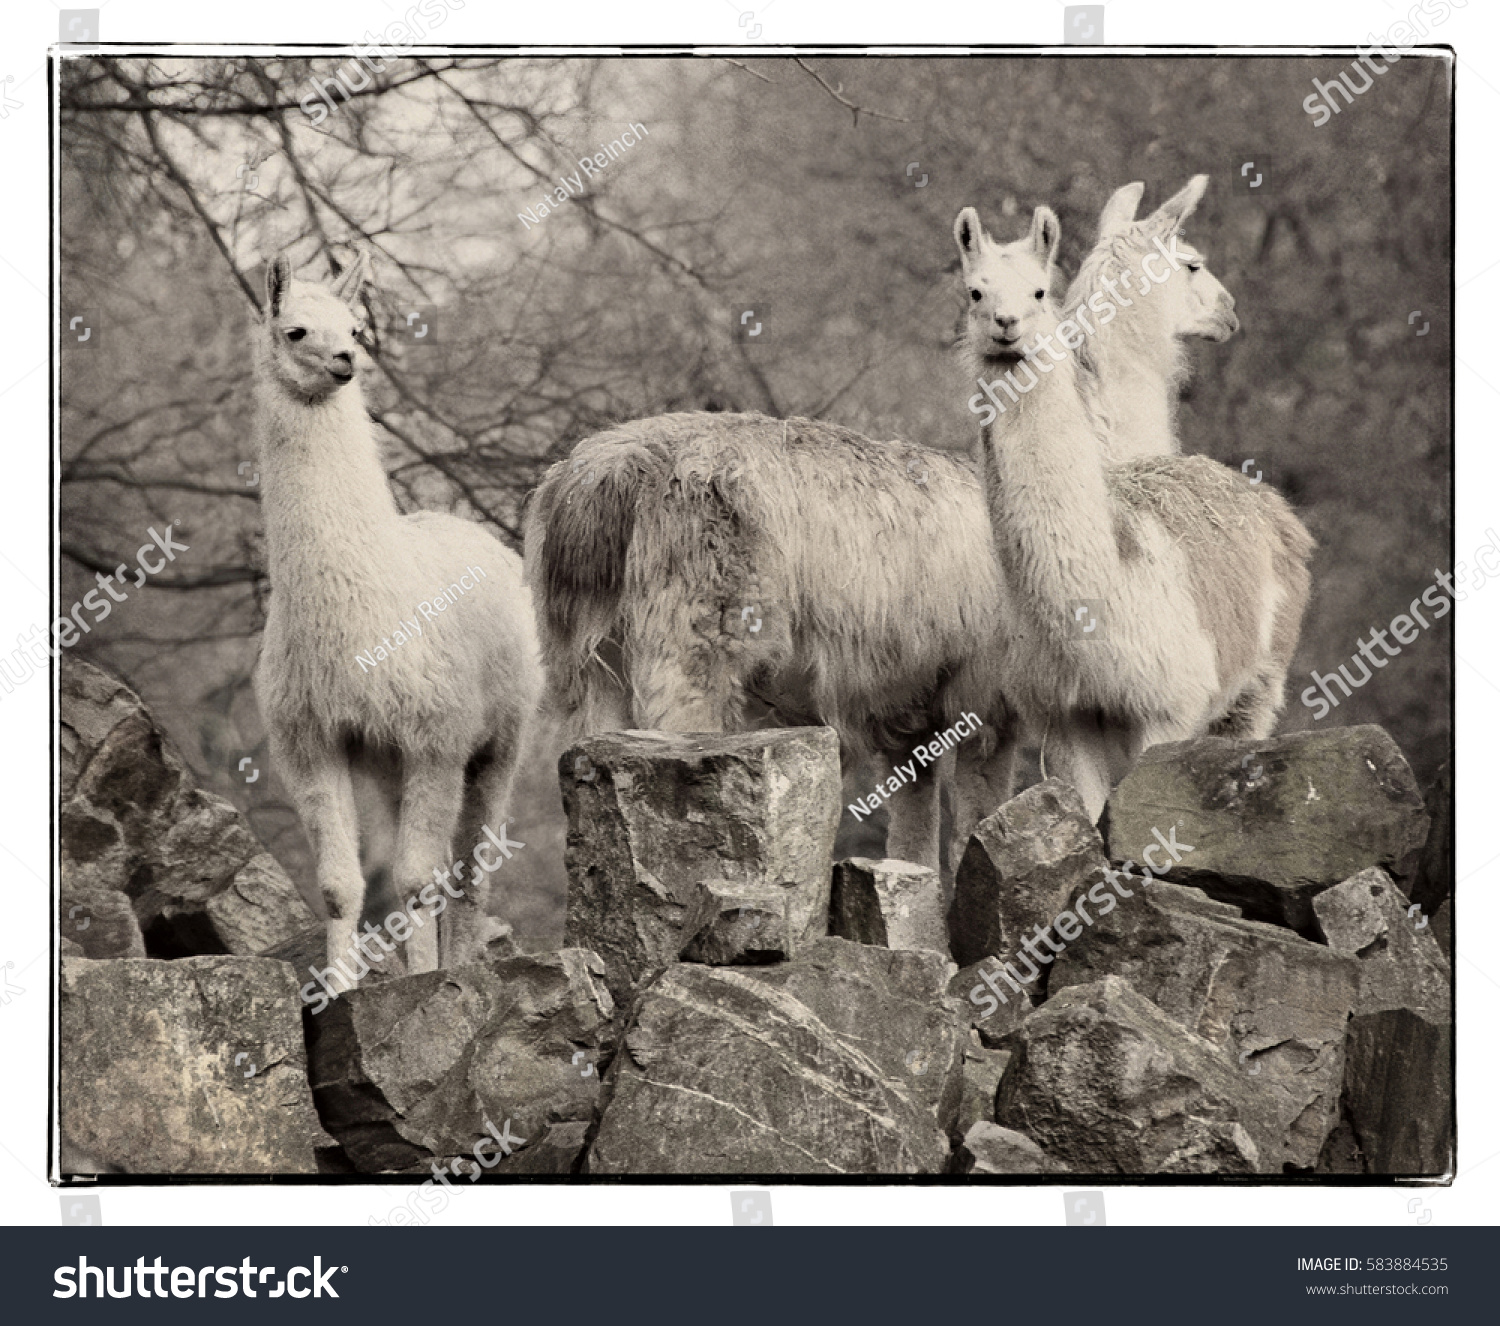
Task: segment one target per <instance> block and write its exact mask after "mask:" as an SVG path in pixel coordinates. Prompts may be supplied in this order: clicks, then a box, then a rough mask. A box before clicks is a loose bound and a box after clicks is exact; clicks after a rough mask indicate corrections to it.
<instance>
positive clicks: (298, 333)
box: [286, 327, 307, 341]
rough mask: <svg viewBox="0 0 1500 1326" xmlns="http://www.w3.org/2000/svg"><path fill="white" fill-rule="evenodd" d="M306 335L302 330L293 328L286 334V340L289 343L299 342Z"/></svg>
mask: <svg viewBox="0 0 1500 1326" xmlns="http://www.w3.org/2000/svg"><path fill="white" fill-rule="evenodd" d="M306 335H307V331H306V330H305V329H304V328H302V327H293V328H291V329H290V330H289V331H288V332H287V334H286V338H287V340H289V341H300V340H301V339H302V338H303V337H304V336H306Z"/></svg>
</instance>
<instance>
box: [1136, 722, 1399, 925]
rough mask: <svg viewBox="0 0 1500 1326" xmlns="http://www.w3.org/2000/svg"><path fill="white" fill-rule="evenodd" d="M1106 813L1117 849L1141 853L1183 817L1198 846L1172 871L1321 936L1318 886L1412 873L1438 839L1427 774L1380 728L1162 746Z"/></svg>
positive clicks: (1175, 877)
mask: <svg viewBox="0 0 1500 1326" xmlns="http://www.w3.org/2000/svg"><path fill="white" fill-rule="evenodd" d="M1106 822H1107V825H1108V833H1107V837H1108V840H1109V847H1110V855H1111V856H1113V857H1116V858H1124V857H1133V858H1134V859H1136V860H1140V849H1141V848H1142V847H1144V846H1146V845H1148V844H1150V843H1151V842H1152V840H1153V833H1152V831H1153V829H1158V828H1159V829H1160V830H1161V831H1162V832H1163V833H1165V832H1166V831H1167V829H1168V826H1172V825H1175V826H1176V828H1177V834H1178V840H1179V842H1180V843H1183V844H1191V845H1192V852H1191V854H1190V855H1186V854H1185V855H1184V856H1183V859H1182V860H1181V861H1179V862H1178V863H1177V864H1175V865H1173V866H1172V867H1171V869H1170V870H1169V871H1168V873H1167V877H1168V878H1169V879H1171V880H1172V881H1174V882H1176V883H1180V884H1193V885H1196V886H1197V887H1199V888H1201V889H1203V890H1204V891H1205V892H1207V893H1209V894H1211V895H1212V896H1213V897H1215V898H1218V899H1220V900H1221V901H1224V902H1229V903H1233V904H1235V905H1236V906H1239V907H1243V908H1244V911H1245V915H1246V916H1248V917H1250V918H1251V919H1253V920H1257V921H1267V922H1270V923H1272V924H1274V925H1285V926H1290V927H1291V928H1292V929H1293V930H1296V931H1298V932H1299V933H1301V934H1303V935H1305V936H1307V937H1308V938H1310V939H1313V938H1316V937H1317V935H1316V929H1315V926H1314V921H1313V913H1312V899H1313V897H1314V896H1316V895H1317V894H1319V893H1321V892H1322V891H1323V890H1324V889H1328V888H1332V887H1333V885H1335V884H1337V883H1338V882H1339V881H1340V880H1344V879H1348V878H1349V876H1351V875H1353V874H1355V873H1356V872H1357V871H1359V870H1362V869H1364V868H1365V867H1366V866H1381V867H1383V868H1384V869H1386V870H1388V871H1390V872H1391V873H1392V874H1393V875H1395V876H1396V878H1397V881H1398V882H1399V881H1401V880H1405V879H1408V878H1410V876H1411V875H1412V873H1413V872H1414V871H1415V870H1416V868H1417V863H1418V860H1419V859H1420V855H1421V851H1422V845H1423V843H1424V842H1425V841H1426V838H1427V811H1426V809H1425V807H1424V806H1423V804H1422V797H1421V794H1420V793H1419V792H1418V790H1417V785H1416V780H1415V779H1414V778H1413V777H1412V772H1411V770H1410V769H1409V768H1408V767H1407V763H1406V761H1405V759H1403V758H1402V755H1401V752H1400V751H1399V750H1398V749H1397V748H1396V744H1395V742H1393V741H1392V740H1391V739H1390V737H1389V736H1387V735H1386V733H1385V732H1384V731H1383V730H1382V729H1381V728H1378V727H1372V726H1363V727H1346V728H1329V729H1325V730H1323V731H1318V732H1294V733H1291V734H1290V735H1288V736H1284V737H1274V738H1270V739H1268V740H1266V741H1239V740H1232V739H1230V738H1227V737H1203V738H1200V739H1199V740H1197V741H1192V742H1175V743H1171V744H1168V745H1163V746H1155V747H1153V748H1152V749H1150V750H1148V751H1147V752H1146V753H1145V754H1144V755H1142V756H1141V758H1140V760H1139V761H1138V762H1137V763H1136V765H1135V767H1134V768H1133V769H1132V770H1131V771H1130V773H1129V774H1128V775H1127V776H1126V777H1125V779H1124V780H1123V781H1122V782H1121V783H1120V784H1119V786H1118V787H1116V788H1115V791H1114V794H1113V795H1112V796H1111V797H1110V800H1109V806H1108V808H1107V811H1106ZM1146 864H1148V865H1149V864H1150V862H1146ZM1164 864H1165V863H1164Z"/></svg>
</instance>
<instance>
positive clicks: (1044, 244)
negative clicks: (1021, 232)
mask: <svg viewBox="0 0 1500 1326" xmlns="http://www.w3.org/2000/svg"><path fill="white" fill-rule="evenodd" d="M1060 239H1062V225H1061V223H1060V222H1059V221H1058V219H1057V213H1056V212H1054V211H1053V210H1052V209H1051V208H1050V207H1038V208H1037V209H1036V211H1035V212H1033V213H1032V214H1031V249H1032V252H1033V253H1035V254H1036V259H1037V261H1038V262H1039V263H1041V264H1042V266H1044V267H1046V268H1047V270H1048V271H1051V269H1052V264H1053V262H1055V261H1056V259H1057V244H1058V241H1059V240H1060Z"/></svg>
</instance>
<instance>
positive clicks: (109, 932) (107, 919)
mask: <svg viewBox="0 0 1500 1326" xmlns="http://www.w3.org/2000/svg"><path fill="white" fill-rule="evenodd" d="M65 878H67V876H66V875H65ZM61 897H62V902H61V904H60V905H59V908H58V927H59V929H60V930H61V931H62V934H63V937H64V938H65V939H67V940H70V941H71V942H72V943H73V944H74V946H75V947H76V948H77V949H78V952H79V954H80V955H82V956H83V957H88V958H144V957H145V956H146V940H145V937H144V936H143V935H142V934H141V926H140V922H139V921H137V920H136V919H135V908H134V907H133V906H132V905H131V902H130V899H129V898H128V897H126V896H125V894H123V893H121V892H119V890H117V889H113V888H110V887H109V885H108V884H106V883H105V882H104V881H103V880H102V879H100V878H98V877H97V876H94V877H90V876H88V875H80V874H74V875H72V877H71V878H68V879H67V884H66V886H65V887H64V888H63V889H62V893H61Z"/></svg>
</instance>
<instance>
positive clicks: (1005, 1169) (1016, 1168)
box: [955, 1122, 1062, 1174]
mask: <svg viewBox="0 0 1500 1326" xmlns="http://www.w3.org/2000/svg"><path fill="white" fill-rule="evenodd" d="M955 1161H956V1164H955V1170H956V1172H957V1173H959V1174H1057V1173H1060V1172H1062V1166H1061V1165H1058V1164H1055V1163H1054V1162H1053V1161H1052V1160H1051V1159H1049V1158H1048V1156H1047V1153H1046V1152H1045V1151H1043V1150H1042V1148H1041V1147H1039V1146H1038V1145H1037V1144H1036V1143H1035V1142H1033V1141H1032V1140H1031V1139H1030V1138H1029V1137H1026V1136H1024V1135H1023V1134H1021V1133H1018V1132H1014V1131H1013V1130H1011V1129H1009V1128H1002V1127H1000V1125H999V1124H994V1123H984V1122H980V1123H976V1124H975V1125H974V1126H973V1127H972V1128H970V1129H969V1131H968V1132H967V1133H965V1134H964V1140H963V1144H962V1146H961V1147H960V1149H959V1152H958V1154H957V1156H956V1157H955Z"/></svg>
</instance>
